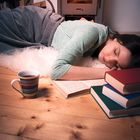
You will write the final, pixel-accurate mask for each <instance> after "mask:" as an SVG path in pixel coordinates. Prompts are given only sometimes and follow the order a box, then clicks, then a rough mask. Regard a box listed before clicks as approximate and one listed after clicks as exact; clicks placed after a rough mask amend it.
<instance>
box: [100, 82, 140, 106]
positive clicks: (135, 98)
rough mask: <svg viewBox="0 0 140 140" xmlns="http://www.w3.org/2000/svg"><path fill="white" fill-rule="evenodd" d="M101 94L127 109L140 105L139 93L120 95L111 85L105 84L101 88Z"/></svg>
mask: <svg viewBox="0 0 140 140" xmlns="http://www.w3.org/2000/svg"><path fill="white" fill-rule="evenodd" d="M102 93H103V94H104V95H105V96H107V97H108V98H110V99H111V100H113V101H115V102H117V103H118V104H120V105H121V106H123V107H125V108H129V107H132V106H135V105H137V104H140V92H139V93H132V94H128V95H122V94H121V93H120V92H119V91H117V90H116V89H115V88H113V87H112V86H111V85H109V84H106V85H104V86H103V90H102Z"/></svg>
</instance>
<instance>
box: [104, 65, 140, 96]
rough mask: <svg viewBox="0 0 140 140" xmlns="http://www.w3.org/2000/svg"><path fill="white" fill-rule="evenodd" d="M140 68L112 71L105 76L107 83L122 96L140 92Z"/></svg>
mask: <svg viewBox="0 0 140 140" xmlns="http://www.w3.org/2000/svg"><path fill="white" fill-rule="evenodd" d="M139 75H140V68H131V69H122V70H112V71H108V72H106V74H105V78H104V79H105V81H106V82H107V83H109V84H110V85H111V86H113V87H114V88H115V89H117V90H118V91H119V92H120V93H121V94H129V93H133V92H139V91H140V76H139Z"/></svg>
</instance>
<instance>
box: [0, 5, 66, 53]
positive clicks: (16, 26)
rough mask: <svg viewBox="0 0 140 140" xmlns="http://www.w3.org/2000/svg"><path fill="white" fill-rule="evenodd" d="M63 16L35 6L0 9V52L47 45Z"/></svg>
mask: <svg viewBox="0 0 140 140" xmlns="http://www.w3.org/2000/svg"><path fill="white" fill-rule="evenodd" d="M63 20H64V18H63V17H62V16H60V15H58V14H57V13H53V12H52V11H51V10H49V9H43V8H39V7H36V6H24V7H17V8H15V9H9V8H7V9H5V10H1V11H0V52H7V51H9V50H13V49H15V48H24V47H28V46H35V45H46V46H49V45H50V44H51V41H52V37H53V34H54V32H55V30H56V28H57V26H58V25H59V24H60V23H61V22H62V21H63Z"/></svg>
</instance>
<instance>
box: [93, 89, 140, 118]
mask: <svg viewBox="0 0 140 140" xmlns="http://www.w3.org/2000/svg"><path fill="white" fill-rule="evenodd" d="M102 88H103V86H92V87H91V89H90V93H91V95H92V96H93V97H94V99H95V100H96V102H97V103H98V104H99V106H100V107H101V108H102V110H103V111H104V112H105V114H106V115H107V116H108V117H109V118H116V117H126V116H134V115H140V105H136V106H133V107H130V108H124V107H122V106H121V105H119V104H118V103H116V102H114V101H113V100H111V99H110V98H108V97H107V96H105V95H104V94H102Z"/></svg>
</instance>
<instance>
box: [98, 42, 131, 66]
mask: <svg viewBox="0 0 140 140" xmlns="http://www.w3.org/2000/svg"><path fill="white" fill-rule="evenodd" d="M98 59H99V61H101V62H102V63H103V64H105V65H106V66H107V67H109V68H126V67H127V66H128V65H129V63H130V61H131V52H130V51H129V50H128V49H127V48H126V47H124V46H123V45H121V44H120V43H119V42H118V41H117V39H113V40H108V41H107V43H106V45H105V46H104V47H103V49H102V50H101V51H100V53H99V55H98Z"/></svg>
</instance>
